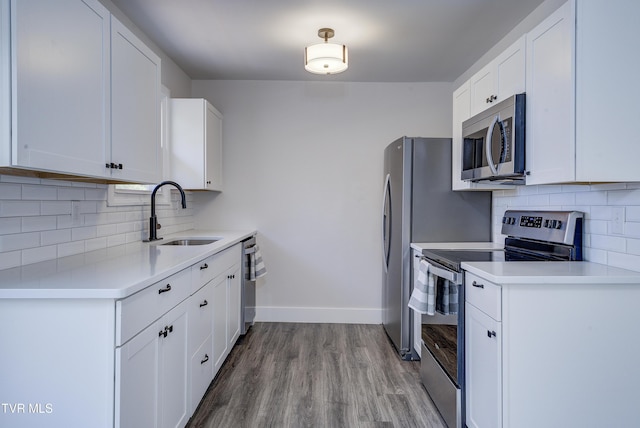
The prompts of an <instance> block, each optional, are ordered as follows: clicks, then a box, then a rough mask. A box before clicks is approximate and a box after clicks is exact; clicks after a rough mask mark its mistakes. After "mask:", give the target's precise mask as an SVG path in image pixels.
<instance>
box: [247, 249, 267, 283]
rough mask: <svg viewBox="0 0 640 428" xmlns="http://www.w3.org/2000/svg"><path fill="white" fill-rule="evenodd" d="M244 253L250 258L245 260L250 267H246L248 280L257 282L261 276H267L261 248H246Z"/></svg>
mask: <svg viewBox="0 0 640 428" xmlns="http://www.w3.org/2000/svg"><path fill="white" fill-rule="evenodd" d="M244 253H245V254H246V255H248V256H249V257H247V258H245V263H246V264H248V266H245V267H246V269H245V272H247V278H246V279H248V280H249V281H255V280H256V279H258V278H260V277H261V276H265V275H266V274H267V268H266V267H265V266H264V261H262V253H261V252H260V248H258V246H257V245H254V246H253V247H249V248H246V249H245V250H244Z"/></svg>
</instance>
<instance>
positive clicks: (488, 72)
mask: <svg viewBox="0 0 640 428" xmlns="http://www.w3.org/2000/svg"><path fill="white" fill-rule="evenodd" d="M524 90H525V38H524V37H521V38H520V39H519V40H518V41H517V42H515V43H514V44H513V45H511V46H509V48H507V49H506V50H505V51H504V52H502V53H501V54H500V55H499V56H498V57H496V58H495V59H494V60H493V61H491V62H490V63H489V64H487V65H486V66H485V67H483V68H482V69H481V70H480V71H478V72H477V73H476V74H474V75H473V76H472V77H471V79H470V80H469V92H470V98H471V99H470V103H471V106H470V116H469V117H471V116H474V115H476V114H478V113H480V112H481V111H483V110H485V109H486V108H488V107H491V106H492V105H493V104H495V103H497V102H500V101H502V100H504V99H506V98H508V97H510V96H511V95H514V94H519V93H522V92H524ZM466 119H468V117H467V118H465V119H463V121H464V120H466Z"/></svg>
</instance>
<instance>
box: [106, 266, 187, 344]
mask: <svg viewBox="0 0 640 428" xmlns="http://www.w3.org/2000/svg"><path fill="white" fill-rule="evenodd" d="M190 284H191V269H189V268H188V269H184V270H182V271H180V272H178V273H175V274H173V275H171V276H170V277H168V278H166V279H164V280H162V281H158V282H156V283H155V284H153V285H150V286H149V287H147V288H145V289H144V290H142V291H139V292H138V293H136V294H134V295H133V296H129V297H127V298H126V299H122V300H118V301H117V302H116V346H120V345H122V344H123V343H125V342H126V341H127V340H129V339H131V338H132V337H133V336H135V335H136V334H137V333H138V332H139V331H141V330H142V329H144V328H145V327H146V326H148V325H149V324H151V323H152V322H153V321H155V320H157V319H158V318H160V317H161V316H162V315H164V314H165V313H167V312H168V311H169V310H170V309H171V308H173V307H174V306H176V305H177V304H178V303H180V302H182V301H183V300H184V299H186V298H187V297H188V296H189V294H190V293H189V291H190V287H189V286H190Z"/></svg>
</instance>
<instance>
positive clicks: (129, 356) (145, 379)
mask: <svg viewBox="0 0 640 428" xmlns="http://www.w3.org/2000/svg"><path fill="white" fill-rule="evenodd" d="M160 325H161V324H160V323H159V322H156V323H153V324H151V325H150V326H149V327H147V328H146V329H144V330H142V332H140V333H139V334H138V335H137V336H135V337H134V338H133V339H131V340H130V341H129V342H127V343H125V344H124V345H122V346H121V347H119V348H116V400H115V401H116V403H115V408H116V410H115V412H116V418H115V419H116V428H128V427H140V428H146V427H158V426H159V420H158V419H159V418H158V393H159V392H158V391H159V388H160V380H159V377H158V376H159V373H160V341H159V340H158V333H159V331H160V329H161V328H160Z"/></svg>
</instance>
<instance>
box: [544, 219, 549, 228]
mask: <svg viewBox="0 0 640 428" xmlns="http://www.w3.org/2000/svg"><path fill="white" fill-rule="evenodd" d="M544 227H549V219H546V220H545V221H544Z"/></svg>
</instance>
